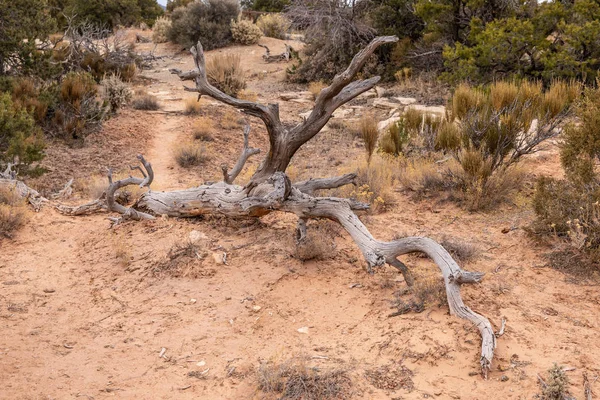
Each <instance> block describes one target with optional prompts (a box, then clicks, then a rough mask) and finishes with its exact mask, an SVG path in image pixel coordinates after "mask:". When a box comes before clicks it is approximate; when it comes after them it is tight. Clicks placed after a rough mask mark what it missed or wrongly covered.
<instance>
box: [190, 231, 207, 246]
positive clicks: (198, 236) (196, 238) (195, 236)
mask: <svg viewBox="0 0 600 400" xmlns="http://www.w3.org/2000/svg"><path fill="white" fill-rule="evenodd" d="M189 239H190V243H191V244H196V243H198V242H200V241H201V240H207V239H208V236H206V235H205V234H204V233H203V232H200V231H197V230H193V231H191V232H190V234H189Z"/></svg>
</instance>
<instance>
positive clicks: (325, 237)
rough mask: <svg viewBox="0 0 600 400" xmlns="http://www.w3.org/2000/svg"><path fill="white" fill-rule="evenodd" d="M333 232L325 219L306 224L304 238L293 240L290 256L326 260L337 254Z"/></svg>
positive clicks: (303, 259)
mask: <svg viewBox="0 0 600 400" xmlns="http://www.w3.org/2000/svg"><path fill="white" fill-rule="evenodd" d="M334 236H335V232H334V231H333V230H332V228H331V225H330V224H329V223H328V222H327V221H323V222H320V221H319V222H314V223H311V224H309V225H308V226H307V234H306V238H305V239H304V240H303V241H302V242H300V243H297V242H295V246H294V251H293V253H292V256H293V257H294V258H295V259H297V260H300V261H303V262H304V261H310V260H326V259H330V258H333V257H335V255H336V254H337V250H336V245H335V241H334V240H333V238H334Z"/></svg>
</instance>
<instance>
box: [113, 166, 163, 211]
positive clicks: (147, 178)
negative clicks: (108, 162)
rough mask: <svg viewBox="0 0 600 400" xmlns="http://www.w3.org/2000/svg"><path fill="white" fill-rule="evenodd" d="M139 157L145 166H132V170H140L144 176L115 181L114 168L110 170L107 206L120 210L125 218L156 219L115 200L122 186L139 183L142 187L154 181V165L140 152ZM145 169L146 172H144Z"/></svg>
mask: <svg viewBox="0 0 600 400" xmlns="http://www.w3.org/2000/svg"><path fill="white" fill-rule="evenodd" d="M137 159H138V160H139V161H140V163H141V164H142V166H143V167H144V169H142V168H141V167H140V166H131V167H130V168H131V170H132V171H133V170H138V171H140V172H141V173H142V175H143V176H144V177H143V178H136V177H134V176H129V178H125V179H120V180H118V181H114V182H113V179H112V170H110V169H109V170H108V189H106V205H107V208H108V209H109V210H110V211H115V212H118V213H119V214H121V215H122V217H121V218H124V219H134V220H141V219H154V216H152V215H150V214H147V213H144V212H141V211H137V210H135V209H134V208H131V207H129V208H128V207H125V206H123V205H121V204H119V203H117V201H116V200H115V192H116V191H117V190H119V189H121V188H122V187H125V186H129V185H138V186H139V187H140V188H143V187H145V186H150V184H151V183H152V181H153V180H154V171H153V170H152V165H150V163H149V162H147V161H146V159H145V158H144V156H143V155H141V154H139V155H138V156H137ZM144 170H145V171H146V172H144ZM118 221H119V220H116V221H115V222H118Z"/></svg>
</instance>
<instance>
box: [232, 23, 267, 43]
mask: <svg viewBox="0 0 600 400" xmlns="http://www.w3.org/2000/svg"><path fill="white" fill-rule="evenodd" d="M231 35H232V36H233V41H234V42H236V43H240V44H244V45H250V44H256V43H258V40H259V39H260V38H261V37H262V35H263V34H262V31H261V30H260V28H259V27H258V26H256V25H255V24H253V23H252V21H248V20H247V19H238V20H237V21H231Z"/></svg>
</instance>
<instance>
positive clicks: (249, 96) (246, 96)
mask: <svg viewBox="0 0 600 400" xmlns="http://www.w3.org/2000/svg"><path fill="white" fill-rule="evenodd" d="M237 98H238V99H240V100H247V101H252V102H256V101H258V94H257V93H256V92H254V91H252V90H248V89H243V90H240V91H239V93H238V95H237Z"/></svg>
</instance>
